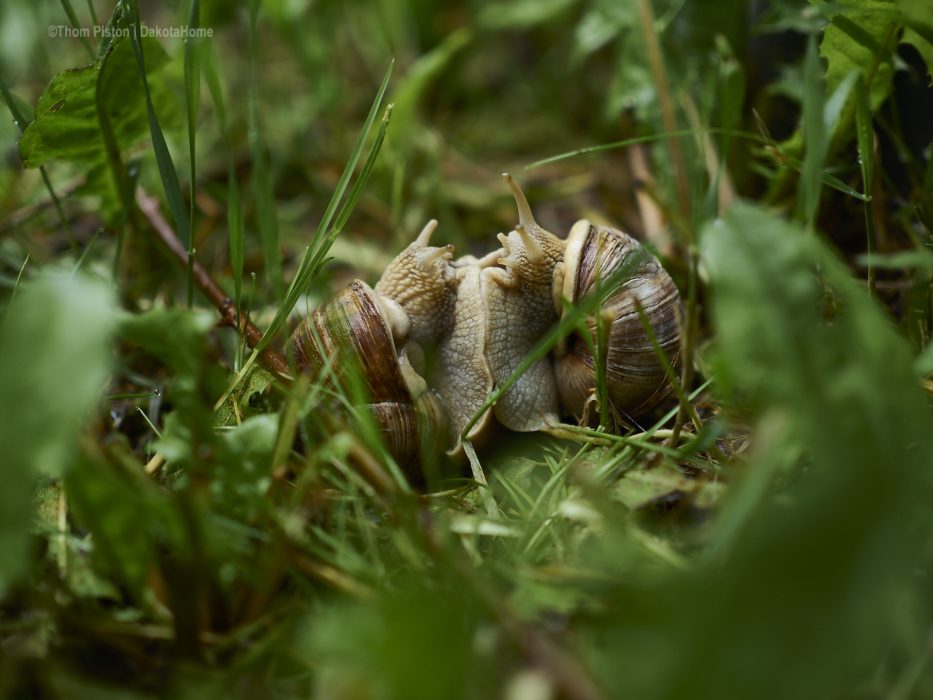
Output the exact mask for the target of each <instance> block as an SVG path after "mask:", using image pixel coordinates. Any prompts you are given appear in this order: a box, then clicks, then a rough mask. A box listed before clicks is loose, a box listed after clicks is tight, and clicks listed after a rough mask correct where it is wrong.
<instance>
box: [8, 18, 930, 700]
mask: <svg viewBox="0 0 933 700" xmlns="http://www.w3.org/2000/svg"><path fill="white" fill-rule="evenodd" d="M140 5H141V6H140ZM140 12H141V15H142V16H141V17H140V16H139V13H140ZM107 18H110V20H109V22H110V24H109V26H110V27H111V28H113V29H121V28H126V29H128V28H130V27H131V26H134V25H135V26H140V27H142V26H150V27H152V26H160V27H169V26H179V27H181V26H188V27H192V28H197V27H200V28H205V29H211V30H212V31H213V36H212V37H208V38H202V39H196V40H193V41H189V42H188V43H185V42H183V41H182V40H180V39H173V38H154V37H145V36H143V37H141V38H139V39H131V38H129V37H127V38H112V40H111V39H105V40H103V41H101V37H100V36H95V35H94V34H91V35H90V37H88V38H85V39H83V40H82V39H81V38H70V39H69V38H62V37H53V36H51V34H50V32H49V31H48V28H47V24H49V23H51V24H54V25H67V26H70V27H93V26H94V25H95V24H97V23H98V22H99V21H100V22H104V21H107ZM0 36H3V37H7V41H4V42H0V88H2V90H0V92H2V97H3V109H6V110H8V111H9V113H10V115H11V116H10V121H11V122H12V123H13V125H12V126H11V127H10V128H6V125H4V127H3V128H2V129H0V135H5V136H6V137H7V138H8V141H7V142H6V143H5V144H4V148H5V149H6V151H5V154H6V157H5V158H4V159H2V160H0V415H2V416H3V419H2V420H0V446H2V447H0V477H2V481H3V489H2V491H0V646H2V649H3V653H0V696H3V697H7V696H9V697H34V696H41V697H45V696H49V697H77V698H83V697H88V698H99V697H127V698H137V697H138V698H144V697H197V698H201V697H227V698H229V697H244V698H247V697H257V696H261V697H279V698H292V697H295V698H297V697H309V696H310V697H337V698H405V699H406V700H407V699H409V698H415V699H417V698H425V699H429V698H430V699H435V698H492V697H505V698H510V699H511V698H515V699H517V698H529V699H531V698H549V697H553V698H557V697H561V698H564V697H566V698H572V699H578V698H580V699H582V698H602V697H607V698H608V697H620V698H621V697H637V698H690V699H691V700H693V699H702V698H717V699H720V698H748V697H755V698H799V697H866V698H875V697H878V698H914V697H927V696H928V695H930V694H931V692H933V675H931V671H930V669H929V664H928V659H929V651H930V650H929V639H930V630H931V629H933V607H931V605H930V601H929V596H928V594H927V591H928V590H929V581H928V580H927V579H928V576H929V574H928V572H929V571H930V570H931V564H933V562H931V553H933V546H931V545H933V539H931V535H930V533H931V532H933V529H931V525H933V523H931V517H930V508H929V503H930V502H931V499H933V480H931V472H930V469H931V465H933V437H931V436H933V430H931V419H933V416H931V405H930V403H931V391H933V390H931V387H933V381H931V380H933V360H931V358H933V350H931V343H930V337H931V319H933V304H931V295H930V290H931V288H930V284H931V280H933V264H931V257H933V256H931V254H930V251H929V247H930V245H931V243H933V238H931V231H930V229H929V226H930V222H931V220H933V217H931V215H930V212H931V210H933V209H931V195H930V192H931V187H930V185H931V183H933V159H931V158H930V153H931V148H933V132H931V131H930V126H929V125H930V124H931V123H933V87H931V77H933V76H931V74H930V72H931V69H933V65H931V64H933V17H931V16H930V13H929V11H928V10H927V4H926V3H925V1H924V0H899V2H897V3H895V2H888V1H887V0H871V2H856V1H855V0H844V1H842V2H838V3H833V4H826V3H807V2H803V1H802V0H775V1H774V2H770V3H765V4H764V6H763V7H762V8H761V10H760V12H759V13H758V14H756V15H753V14H752V13H751V10H750V9H749V3H745V2H741V1H740V0H723V2H722V3H718V4H717V11H716V12H711V11H710V10H709V7H708V5H707V3H703V2H699V1H695V0H684V1H679V0H678V1H675V2H665V1H655V2H648V0H644V1H642V0H632V1H631V2H628V1H626V2H602V1H601V0H553V1H548V2H543V1H540V0H538V1H535V2H531V1H529V0H508V1H507V2H501V3H491V2H489V3H487V2H480V1H479V0H476V1H470V2H460V3H453V4H450V3H441V2H436V1H435V0H426V1H425V2H422V3H418V4H417V5H412V4H410V3H401V2H394V1H391V0H372V1H366V2H359V3H343V2H315V3H300V2H289V3H276V2H264V3H260V2H258V1H257V2H251V3H248V4H244V6H243V7H238V6H235V4H224V3H219V2H214V1H210V2H207V1H205V2H199V1H198V0H192V1H191V2H177V3H169V4H168V5H165V6H159V7H156V6H155V5H153V4H151V3H137V2H136V0H124V1H121V2H118V3H112V2H111V3H107V2H103V1H96V2H95V1H91V2H88V3H87V5H86V6H85V5H84V4H82V3H74V4H72V3H69V2H64V1H63V2H62V3H61V4H60V5H59V4H55V3H53V4H51V5H50V6H49V7H40V6H38V5H36V4H34V3H27V2H25V1H23V2H10V3H7V5H5V6H4V7H3V9H2V10H0ZM11 37H12V38H11ZM89 56H90V57H92V59H93V63H91V64H90V65H88V64H87V61H88V57H89ZM75 68H77V69H78V70H71V69H75ZM202 81H203V82H204V83H205V84H206V87H207V89H206V90H202V89H201V87H202V86H201V83H202ZM636 154H640V156H641V157H643V159H644V160H645V162H646V163H647V173H639V174H637V175H636V174H635V170H634V167H635V162H636V160H637V159H636V157H635V155H636ZM503 171H509V172H513V173H520V178H521V180H522V181H523V185H524V186H525V188H526V191H527V192H528V193H529V198H530V199H531V201H532V205H533V206H534V208H535V211H536V215H537V216H538V217H539V219H540V220H541V221H542V223H543V224H544V225H545V226H546V227H547V228H548V229H550V230H554V231H557V232H559V233H560V234H561V235H563V234H564V232H566V231H567V230H569V228H570V225H571V223H572V222H573V221H574V220H575V219H577V218H581V217H586V218H589V219H591V220H594V221H598V222H600V223H602V222H609V223H612V224H613V225H616V226H618V227H620V228H623V229H625V230H627V231H630V232H632V233H633V234H634V235H636V237H638V238H640V239H641V240H643V241H644V242H645V243H646V244H647V247H648V248H649V249H651V250H652V251H654V252H656V253H657V254H658V255H659V256H660V257H661V259H662V261H663V263H664V265H665V267H666V268H667V269H668V270H669V271H670V273H671V275H672V277H673V278H674V279H675V281H676V283H677V284H678V286H679V288H680V290H681V292H682V296H683V298H684V301H685V318H686V319H687V327H688V329H689V331H688V333H687V338H686V341H685V351H686V357H687V358H688V361H686V362H684V363H683V364H682V365H680V366H677V367H671V366H670V364H669V363H667V361H666V358H664V363H663V364H665V371H666V373H667V375H668V377H669V379H670V380H671V382H672V384H673V385H674V391H673V392H672V395H671V397H670V399H669V400H668V401H667V402H666V403H664V404H663V405H662V406H660V407H659V408H658V409H657V410H656V411H655V412H654V413H653V414H651V415H649V416H644V417H642V418H640V420H639V425H638V426H637V427H635V428H634V429H632V430H631V431H629V432H628V433H625V434H620V435H616V434H612V433H611V432H609V431H608V430H607V428H608V427H609V426H610V425H611V424H612V423H613V416H611V415H610V414H609V411H608V410H606V407H605V405H604V406H603V407H602V408H603V410H602V411H597V413H598V415H597V414H594V424H595V423H596V422H598V423H599V424H600V426H601V427H600V428H590V427H583V426H577V425H573V424H570V422H569V421H570V419H569V417H565V418H566V420H567V422H566V424H564V425H562V426H561V429H560V430H556V431H553V434H529V435H518V434H502V435H497V436H496V437H495V438H494V439H493V440H492V441H491V444H486V445H483V444H478V445H476V446H474V445H472V444H471V445H468V446H467V447H468V448H469V449H468V451H469V452H470V453H471V457H472V462H473V463H472V465H467V464H466V460H463V461H459V462H458V461H448V460H446V459H444V458H443V456H442V455H440V454H437V453H434V452H432V453H429V454H426V455H424V464H423V465H422V468H421V469H411V468H408V469H407V471H406V469H405V468H404V467H405V465H399V464H397V463H396V461H395V460H394V459H393V458H392V457H391V456H390V455H389V454H388V452H387V450H386V448H385V446H384V445H383V444H382V441H381V439H380V435H379V431H378V428H377V425H376V422H375V420H374V418H373V416H372V415H371V414H370V413H369V411H368V410H367V409H366V408H365V406H364V405H362V404H365V402H366V400H367V398H366V389H365V387H366V385H365V382H363V381H361V380H360V379H359V378H358V377H354V376H353V373H352V372H348V371H346V370H344V369H343V368H341V367H338V366H335V365H334V364H332V363H326V364H325V366H324V367H323V369H322V370H321V372H320V373H319V374H318V375H313V374H309V373H304V374H302V373H298V372H297V371H295V370H296V369H297V368H295V367H292V368H291V369H292V370H293V372H292V374H293V377H292V379H291V380H285V379H282V378H277V377H275V376H273V374H271V373H270V372H268V371H267V369H266V368H265V367H264V366H263V364H262V362H261V361H259V354H258V353H257V352H253V353H251V352H250V350H249V349H248V348H247V347H246V336H247V331H246V330H245V329H243V330H242V332H236V331H234V330H233V329H231V328H225V327H219V326H218V324H217V321H218V318H219V317H218V315H217V312H216V310H215V309H214V308H212V305H211V304H210V303H209V299H208V296H206V295H204V294H202V293H200V292H199V291H198V284H199V280H200V278H199V275H200V274H201V268H203V270H206V273H207V274H208V275H210V277H211V278H212V279H213V281H214V282H215V283H216V285H217V287H218V289H219V290H220V293H221V294H222V295H229V297H230V298H231V299H233V300H234V303H235V305H236V307H237V319H239V320H240V321H242V320H246V319H248V320H249V321H250V322H252V323H254V324H255V326H256V328H257V329H258V331H256V332H257V335H256V337H255V338H254V340H256V338H258V337H260V336H261V341H259V344H260V350H269V349H273V350H276V351H279V350H282V349H283V348H284V347H285V344H286V336H287V335H288V333H289V332H290V331H291V329H292V328H293V326H294V325H295V324H296V323H297V319H296V316H300V315H303V314H305V313H307V312H308V311H309V310H310V309H311V308H313V307H315V306H317V305H319V304H322V303H324V302H325V300H326V299H327V298H329V297H331V296H332V295H334V294H335V293H336V292H337V291H339V290H340V289H341V288H343V287H344V286H345V285H346V284H347V282H348V281H349V280H350V279H352V278H354V277H358V278H362V279H364V280H365V281H367V282H369V283H373V282H374V281H375V280H376V279H377V278H378V273H379V270H380V269H382V267H384V265H385V264H386V263H387V262H388V261H389V260H390V259H391V258H392V257H393V256H394V255H395V254H396V253H397V252H398V251H399V250H400V249H401V248H402V247H403V246H404V245H407V242H409V241H410V240H411V239H412V238H413V237H414V235H415V233H416V232H417V231H418V230H419V229H420V228H421V226H422V225H423V224H424V222H425V221H426V220H428V219H430V218H434V217H436V218H438V219H439V220H440V226H439V229H438V231H437V232H436V234H435V239H434V240H435V242H436V243H438V244H446V243H448V242H452V243H455V244H456V245H457V248H458V253H464V254H466V253H473V254H483V253H485V252H487V251H488V250H489V249H490V248H491V247H492V246H493V245H494V241H495V234H496V233H497V232H499V231H503V230H509V228H510V227H511V226H513V225H514V220H513V219H514V211H513V205H512V203H511V201H510V199H509V195H508V192H507V191H506V189H505V188H504V187H503V186H502V183H501V178H500V176H499V173H501V172H503ZM138 187H139V188H142V189H143V190H144V191H145V192H146V193H148V194H150V195H154V196H156V197H157V198H158V199H159V201H160V202H161V204H162V209H163V211H164V212H165V213H166V218H167V220H168V221H169V222H170V226H171V227H172V228H173V229H174V230H175V232H176V233H177V235H178V238H179V240H180V241H181V242H182V249H183V252H182V254H181V255H179V254H175V255H165V254H164V251H163V250H162V248H161V247H160V246H159V244H158V242H157V240H156V236H155V235H154V234H153V229H152V226H151V224H150V222H149V221H148V220H147V218H146V217H145V216H144V213H143V211H142V210H140V208H139V207H138V206H137V204H136V198H135V197H136V189H137V188H138ZM636 195H637V196H636ZM195 258H196V260H195ZM194 262H196V263H197V265H198V266H200V267H196V266H195V265H194ZM631 267H632V266H623V270H621V271H620V272H619V275H620V278H621V277H624V276H625V275H627V274H629V272H630V271H631ZM614 281H615V280H604V282H607V283H609V284H611V283H612V282H614ZM202 291H203V290H202ZM600 298H601V296H600V294H594V295H593V296H591V297H588V298H586V299H584V300H583V301H582V302H581V303H579V304H578V305H577V306H576V307H575V308H571V309H568V310H567V312H566V313H565V314H564V316H563V318H562V320H561V322H560V323H558V324H556V325H555V326H554V327H553V328H552V329H551V330H550V332H549V333H547V334H546V336H545V337H544V338H543V339H542V340H541V341H540V343H539V344H538V346H537V347H536V348H535V349H534V351H533V352H532V353H531V354H530V355H529V356H528V357H527V358H526V360H525V362H524V363H522V365H521V366H520V367H519V368H518V370H516V372H515V373H514V375H513V376H512V377H511V378H510V379H509V381H508V382H506V383H505V384H504V385H503V386H500V387H497V388H496V390H495V391H493V392H492V393H491V394H490V396H489V397H488V401H487V407H488V406H491V405H492V404H493V403H494V402H495V401H496V400H497V398H498V397H499V396H501V395H502V393H503V392H504V391H505V390H506V389H507V388H508V385H509V383H510V382H514V381H516V380H517V379H518V377H519V376H520V375H521V373H522V372H523V371H525V370H526V369H527V368H528V367H530V366H531V365H532V364H533V363H534V362H535V361H536V360H538V359H540V358H542V357H545V356H546V355H547V353H548V352H549V351H550V350H551V349H552V348H553V347H554V346H555V345H557V344H559V343H560V342H561V340H562V338H564V337H565V336H566V335H567V334H568V333H571V332H574V331H579V330H581V329H583V328H585V327H586V318H587V316H588V315H589V314H591V313H593V312H595V311H596V310H597V309H598V306H599V302H600ZM649 330H650V327H648V328H647V329H646V332H648V331H649ZM600 331H602V332H600ZM604 331H605V328H604V327H602V326H600V324H597V332H596V333H595V334H594V337H592V338H590V343H591V347H592V350H593V352H594V354H595V355H597V357H603V356H605V354H606V342H605V332H604ZM648 335H649V338H650V335H651V334H650V332H649V333H648ZM652 340H653V339H652ZM655 345H656V343H655ZM658 351H659V350H658ZM659 354H661V355H663V353H660V351H659ZM427 361H428V362H429V363H430V361H431V358H430V356H429V357H428V360H427ZM604 370H605V368H603V367H600V368H598V381H597V385H598V388H597V394H598V395H604V394H605V393H606V388H605V379H604V377H605V371H604ZM467 432H469V426H468V427H467V429H466V430H465V431H464V434H466V433H467ZM474 447H475V448H476V450H475V451H474V449H473V448H474ZM471 466H472V467H473V472H472V474H473V475H475V477H476V478H475V479H474V478H472V477H471V476H470V474H471V469H470V467H471ZM481 481H482V482H483V483H481Z"/></svg>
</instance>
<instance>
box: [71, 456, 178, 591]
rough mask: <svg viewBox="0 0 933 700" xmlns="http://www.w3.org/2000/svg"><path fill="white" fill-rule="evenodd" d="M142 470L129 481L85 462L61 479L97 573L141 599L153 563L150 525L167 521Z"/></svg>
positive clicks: (113, 470)
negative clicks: (85, 533)
mask: <svg viewBox="0 0 933 700" xmlns="http://www.w3.org/2000/svg"><path fill="white" fill-rule="evenodd" d="M147 479H148V477H146V476H145V475H144V474H143V473H142V470H140V471H139V473H138V474H137V475H136V478H132V475H130V474H128V473H121V472H120V470H119V469H117V468H114V467H113V466H112V465H110V464H105V463H99V462H95V461H94V460H92V459H90V458H88V457H84V458H82V459H81V460H79V461H78V463H77V464H76V465H75V468H74V469H73V470H71V471H70V472H69V473H68V476H67V477H66V479H65V490H66V493H67V494H68V500H69V504H70V505H71V507H72V509H73V510H74V513H75V515H76V516H77V518H78V520H79V522H80V523H81V525H82V526H83V527H84V528H86V529H87V530H88V532H90V533H91V535H92V540H91V552H92V557H93V561H94V563H95V569H96V570H97V571H98V572H100V573H102V574H104V575H107V576H113V577H115V578H116V579H117V580H118V581H119V582H120V583H122V584H123V585H125V586H127V587H128V588H129V590H130V591H131V592H132V594H133V597H134V598H135V599H136V600H140V598H141V595H142V590H143V586H144V584H145V579H146V575H147V574H148V573H149V569H150V567H151V566H152V564H153V562H154V557H155V552H154V549H153V546H154V542H153V539H152V534H151V531H152V526H153V524H154V523H158V522H163V523H164V522H165V521H166V518H165V515H166V513H162V512H160V510H159V508H158V505H159V500H158V492H157V491H155V487H154V485H152V484H151V483H150V482H148V481H147Z"/></svg>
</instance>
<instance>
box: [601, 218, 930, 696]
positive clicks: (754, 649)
mask: <svg viewBox="0 0 933 700" xmlns="http://www.w3.org/2000/svg"><path fill="white" fill-rule="evenodd" d="M703 254H704V262H705V264H706V266H707V268H708V270H709V273H710V278H711V282H712V292H713V307H712V311H713V319H714V323H715V327H716V331H717V334H718V335H717V347H718V353H719V362H718V368H717V370H718V371H717V377H718V379H719V380H720V386H721V387H723V388H724V390H725V392H726V393H727V394H728V395H729V396H730V397H731V398H732V401H733V403H734V404H735V405H736V406H737V407H741V406H745V407H746V409H745V410H747V411H748V412H749V413H750V414H751V415H750V418H751V419H752V420H754V421H756V422H757V423H758V426H757V431H756V433H755V434H756V436H757V437H756V444H755V446H754V447H753V450H752V455H753V456H752V459H751V462H752V463H751V464H750V465H749V466H748V469H747V473H746V475H745V477H744V478H743V479H741V480H739V481H738V483H737V484H736V485H735V486H734V487H733V489H732V492H731V493H730V496H729V497H728V498H727V499H726V504H725V509H724V512H723V514H722V516H721V520H720V523H719V530H718V533H716V535H715V536H714V538H713V541H712V545H713V546H712V548H711V550H710V556H709V557H708V560H707V561H706V562H705V564H703V565H702V566H700V567H699V568H698V569H697V570H696V571H695V572H694V573H693V574H691V575H688V576H686V577H683V578H680V579H673V580H671V581H670V582H669V583H667V584H665V585H662V586H659V585H657V582H653V583H652V585H650V586H648V585H645V586H640V585H631V586H628V587H622V588H621V590H620V591H619V593H618V599H617V609H616V611H615V612H614V614H613V615H611V616H609V617H608V618H607V619H606V620H604V621H601V622H600V624H599V625H598V628H599V629H600V630H601V631H602V634H601V635H600V637H599V639H600V649H601V650H600V652H599V654H597V658H598V659H599V665H600V668H601V670H602V671H603V673H604V675H605V677H606V678H608V679H610V684H611V685H612V687H614V688H616V689H617V690H619V691H622V690H623V689H624V690H628V691H631V692H633V693H635V694H636V695H637V696H638V697H643V698H651V697H667V698H672V697H676V698H687V697H689V698H723V697H756V698H799V697H825V696H831V697H851V696H852V695H854V693H855V690H856V689H862V688H865V687H866V684H868V683H869V682H874V683H876V684H879V689H878V690H879V694H884V692H887V691H889V690H890V689H891V688H892V687H895V686H897V687H901V686H903V685H904V684H905V683H907V684H909V683H912V682H914V681H915V680H916V678H917V676H918V675H919V674H918V673H917V671H916V669H917V668H922V666H918V664H922V660H923V658H924V655H925V654H926V651H925V648H926V639H927V637H928V635H929V626H930V610H929V605H928V604H927V603H926V596H924V595H922V594H921V592H922V591H923V590H925V589H926V588H928V586H929V582H928V580H927V574H926V569H925V562H926V559H927V558H928V557H929V550H930V505H929V504H930V503H931V495H933V494H931V487H930V476H929V470H930V468H931V465H933V430H931V428H933V421H931V416H930V410H929V406H928V404H927V401H926V399H925V398H924V396H923V394H922V392H921V391H920V388H919V386H918V384H917V380H916V376H915V374H914V372H913V369H912V365H911V354H910V350H909V348H908V345H907V343H906V342H905V341H904V340H903V339H902V338H900V337H898V335H897V334H896V333H895V332H894V330H893V329H892V328H891V327H890V326H889V325H888V323H887V321H886V319H885V318H884V316H883V315H882V314H881V312H880V310H879V309H878V308H877V307H876V306H875V304H874V302H873V301H872V300H871V299H870V298H869V297H868V295H867V294H866V292H865V291H864V289H863V288H862V287H861V286H859V285H858V284H857V282H856V281H855V280H854V279H853V278H852V277H851V275H850V274H849V272H848V271H847V270H846V269H845V267H844V265H843V264H842V263H841V262H840V261H839V260H837V259H836V258H835V256H834V255H833V254H832V253H831V252H830V251H829V250H828V249H827V248H826V247H825V246H824V245H823V244H822V243H821V242H820V241H818V240H817V239H816V238H815V237H813V236H807V235H805V234H804V232H803V230H801V229H799V228H797V227H796V226H793V225H791V224H789V223H787V222H785V221H783V220H781V219H778V218H775V217H773V216H772V215H770V214H767V213H765V212H763V211H760V210H757V209H754V208H752V207H749V206H746V205H737V206H735V207H734V208H733V209H732V210H731V211H730V213H729V215H728V216H727V217H726V219H725V220H724V221H722V222H719V223H717V224H714V225H712V226H710V227H708V228H707V229H706V231H705V232H704V236H703ZM773 485H778V486H783V488H779V489H778V490H777V492H778V493H777V495H775V494H774V492H773V491H772V490H771V488H769V487H772V486H773Z"/></svg>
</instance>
